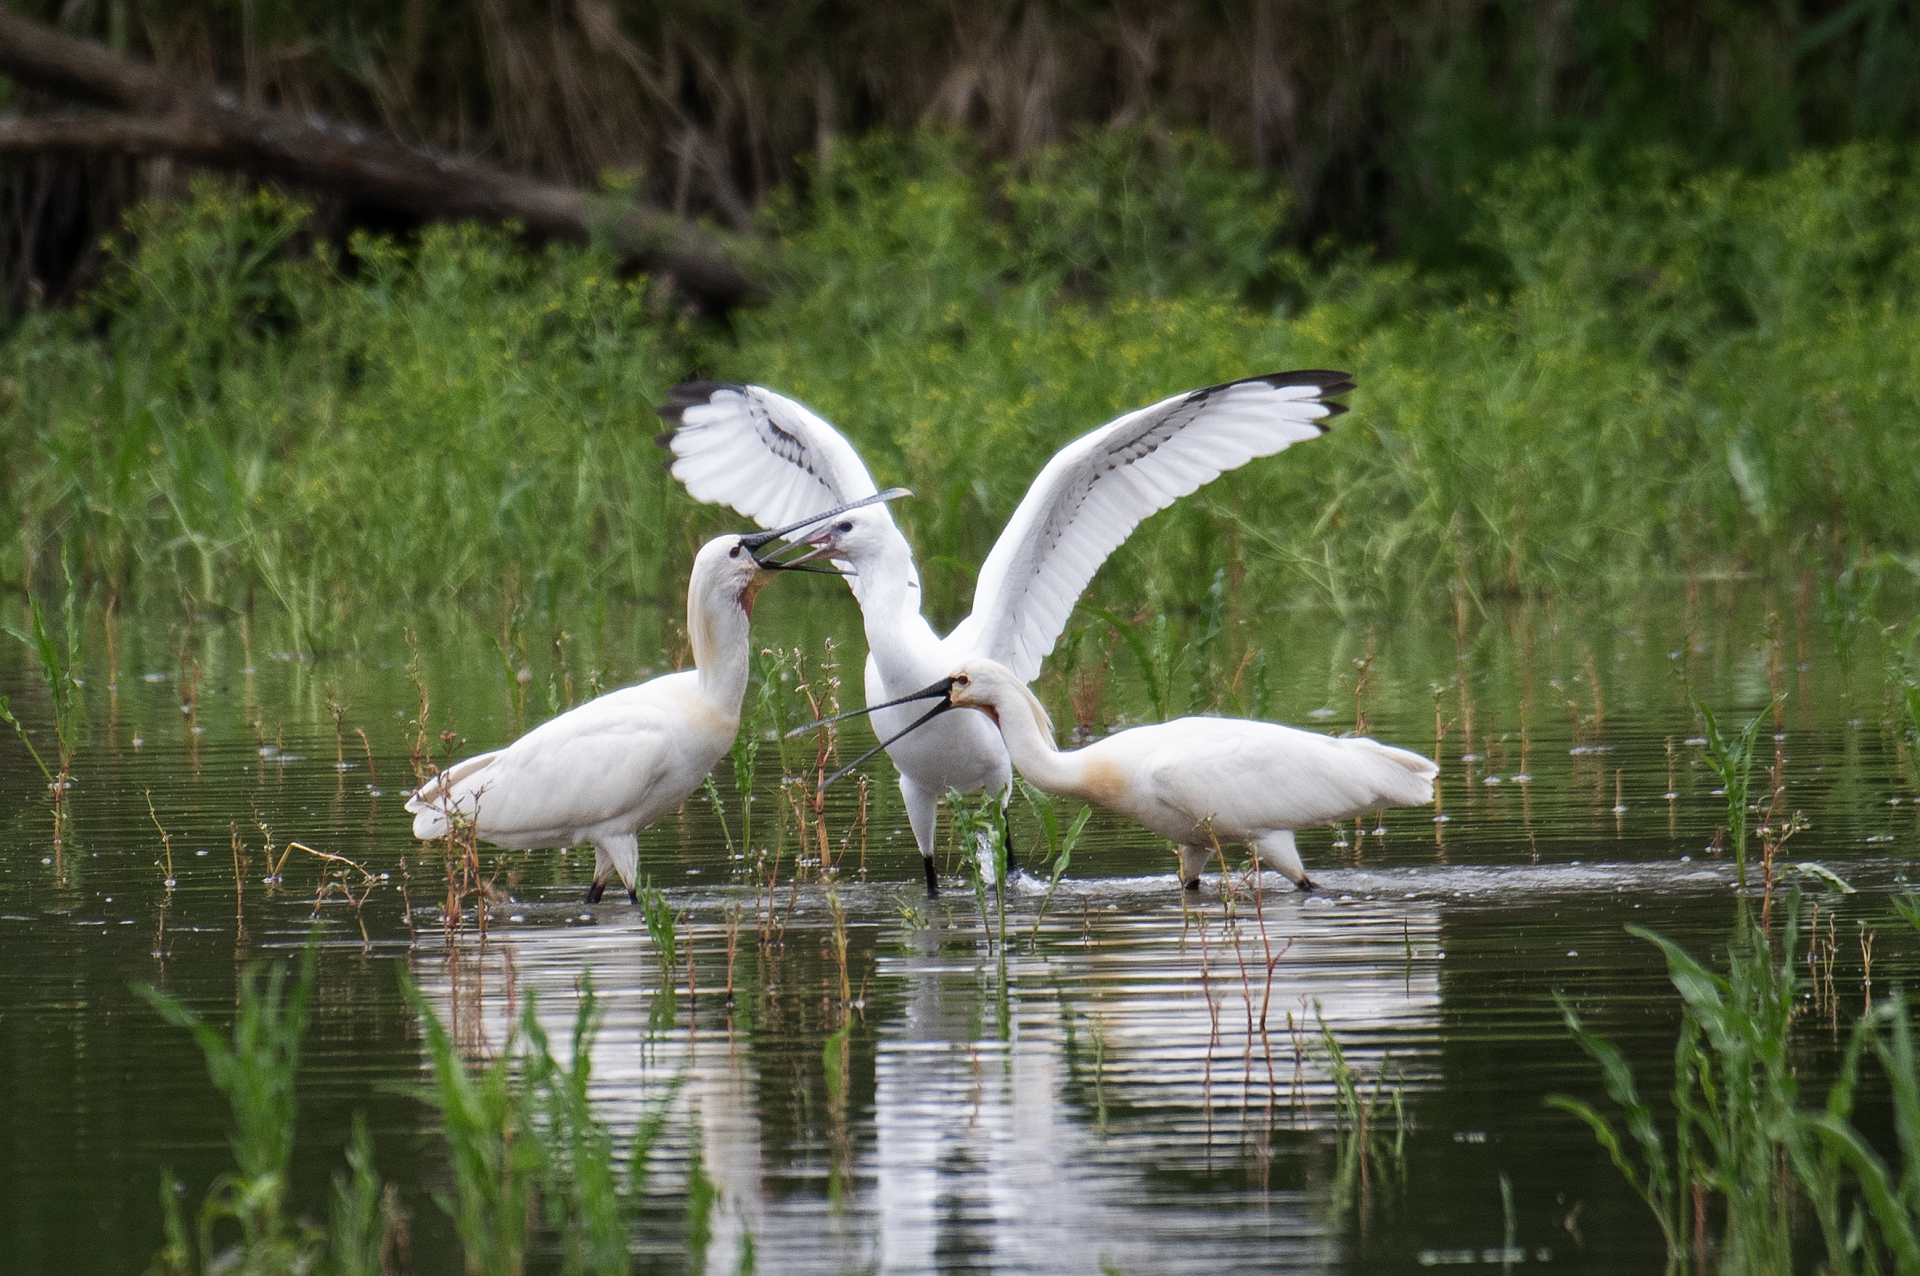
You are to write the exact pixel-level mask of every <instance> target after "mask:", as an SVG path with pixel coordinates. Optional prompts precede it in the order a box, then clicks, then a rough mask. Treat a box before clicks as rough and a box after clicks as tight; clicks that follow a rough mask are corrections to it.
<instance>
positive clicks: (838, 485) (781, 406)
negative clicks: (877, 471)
mask: <svg viewBox="0 0 1920 1276" xmlns="http://www.w3.org/2000/svg"><path fill="white" fill-rule="evenodd" d="M1353 386H1354V383H1353V380H1352V378H1351V377H1349V376H1348V375H1347V374H1346V373H1344V372H1323V371H1318V370H1309V371H1301V372H1275V373H1272V374H1269V375H1267V376H1262V377H1249V378H1247V379H1245V380H1242V381H1231V382H1228V383H1226V384H1224V385H1215V386H1208V387H1206V388H1205V389H1201V390H1189V391H1187V392H1185V393H1183V394H1176V395H1174V396H1173V397H1171V398H1168V399H1163V400H1161V401H1160V402H1158V403H1155V404H1152V405H1150V406H1148V407H1144V408H1140V409H1139V410H1137V411H1134V412H1129V413H1127V414H1126V415H1125V416H1123V417H1120V418H1118V419H1117V420H1114V421H1110V422H1108V423H1107V424H1106V425H1103V426H1101V427H1100V428H1099V429H1097V430H1095V431H1093V432H1092V433H1090V434H1086V435H1082V436H1081V437H1080V438H1078V439H1076V440H1074V441H1073V442H1072V443H1069V444H1068V445H1067V446H1066V447H1064V448H1062V449H1061V450H1060V451H1059V452H1058V453H1057V454H1056V455H1055V456H1054V458H1053V459H1052V460H1051V461H1049V462H1048V463H1047V465H1046V467H1045V468H1044V469H1042V470H1041V471H1040V473H1039V475H1038V477H1036V478H1035V479H1034V481H1033V485H1032V486H1031V487H1030V488H1028V489H1027V494H1026V497H1025V498H1024V499H1023V500H1022V501H1021V502H1020V504H1019V506H1018V508H1016V509H1015V510H1014V512H1013V517H1012V518H1011V519H1009V520H1008V521H1007V526H1006V528H1005V530H1004V531H1002V532H1001V534H1000V539H999V540H998V541H997V542H996V543H995V544H994V547H993V550H992V552H991V553H989V554H988V555H987V559H986V562H985V563H984V564H982V566H981V568H980V576H979V581H978V584H977V585H976V586H975V588H974V594H973V613H972V614H971V615H969V616H968V617H967V618H966V619H965V620H963V621H961V622H960V623H959V624H958V625H957V626H955V627H954V630H953V632H952V633H950V634H948V635H947V636H946V637H945V638H941V637H939V636H938V635H936V634H935V633H934V632H933V629H932V627H931V626H930V625H928V623H927V621H926V619H925V617H923V616H922V615H921V614H920V605H921V603H920V577H919V574H918V573H917V572H916V571H915V569H914V563H913V550H912V548H911V547H910V546H909V545H908V544H907V541H906V538H905V537H904V536H902V535H901V534H900V530H899V528H897V527H896V526H894V522H893V518H892V516H891V515H889V514H888V513H887V511H886V510H885V509H884V508H870V509H861V510H857V511H853V512H850V513H848V514H847V515H846V516H845V517H844V518H840V519H838V520H837V521H835V522H833V523H830V524H828V525H827V526H826V527H824V528H823V529H822V530H821V531H820V532H819V533H817V534H816V535H814V536H812V537H810V538H808V541H807V543H808V544H810V545H812V546H813V552H812V553H811V554H810V555H808V557H811V558H830V559H833V560H834V561H835V562H836V563H841V564H846V565H848V566H849V567H850V568H851V573H850V575H849V584H851V586H852V588H853V592H854V595H855V597H857V598H858V599H859V601H860V610H861V614H862V615H863V616H864V618H865V621H866V630H867V648H868V655H867V667H866V699H867V703H868V704H869V705H875V706H880V705H883V703H884V702H888V701H891V700H893V699H895V698H896V697H899V696H901V695H904V694H905V693H906V692H908V691H910V690H912V689H913V688H915V687H924V686H926V685H927V684H928V683H929V682H930V681H932V680H933V679H935V678H938V677H941V676H942V675H944V674H946V673H949V672H951V671H952V670H953V669H954V668H955V667H956V666H957V665H959V664H960V663H961V662H962V661H964V660H967V659H969V658H971V657H975V656H984V657H987V658H989V659H992V660H996V661H998V662H1000V663H1001V664H1003V665H1006V666H1007V667H1008V668H1010V669H1012V670H1013V672H1014V673H1015V674H1017V675H1018V676H1019V677H1020V678H1021V679H1022V680H1031V679H1033V678H1035V677H1038V676H1039V673H1040V664H1041V661H1043V660H1044V659H1045V658H1046V656H1047V653H1048V652H1050V651H1052V650H1053V645H1054V643H1055V642H1057V641H1058V640H1059V637H1060V633H1061V630H1062V629H1064V628H1065V627H1066V623H1067V617H1068V616H1069V615H1070V614H1071V613H1072V611H1073V607H1074V603H1075V602H1076V601H1078V599H1079V597H1080V592H1081V591H1082V590H1083V589H1085V588H1086V586H1087V582H1088V581H1089V580H1091V579H1093V574H1094V572H1095V571H1097V570H1098V569H1099V567H1100V564H1101V563H1103V562H1105V561H1106V559H1107V556H1108V555H1109V554H1111V553H1112V552H1113V551H1114V550H1115V549H1116V548H1118V547H1119V545H1120V543H1121V542H1122V541H1124V540H1126V538H1127V537H1128V536H1129V535H1130V534H1131V533H1132V531H1133V529H1134V528H1135V527H1137V526H1138V525H1139V523H1140V521H1141V520H1142V519H1144V518H1146V517H1147V516H1148V515H1149V514H1152V513H1154V512H1155V511H1157V510H1161V509H1165V508H1166V507H1167V506H1169V505H1171V504H1173V502H1174V501H1176V500H1178V499H1179V498H1180V497H1182V496H1185V495H1187V494H1188V493H1189V492H1192V491H1194V490H1195V489H1197V488H1199V487H1200V486H1201V485H1202V484H1205V483H1209V482H1211V481H1212V480H1214V479H1216V478H1218V477H1219V476H1220V475H1222V474H1224V473H1226V472H1227V471H1228V470H1232V469H1237V468H1239V467H1240V466H1242V465H1245V464H1246V463H1247V462H1248V461H1251V460H1253V459H1254V458H1255V457H1261V456H1271V455H1273V454H1274V453H1275V452H1278V451H1280V450H1281V449H1283V448H1285V447H1286V446H1287V445H1288V444H1291V443H1299V442H1303V441H1305V440H1307V439H1313V438H1318V437H1319V436H1320V435H1321V434H1323V433H1325V432H1326V422H1327V421H1328V420H1329V419H1330V418H1332V417H1335V416H1338V415H1339V414H1340V413H1342V412H1345V411H1346V408H1345V406H1344V405H1342V404H1338V403H1330V402H1328V401H1327V400H1328V399H1329V398H1331V397H1332V396H1333V395H1337V394H1344V393H1346V392H1347V391H1348V390H1351V389H1353ZM659 413H660V416H661V418H662V419H663V420H665V421H666V422H667V423H668V424H669V425H671V426H672V427H673V428H672V429H671V430H670V431H669V432H668V433H667V434H664V435H662V436H661V442H662V443H664V444H665V445H666V446H667V447H668V448H669V449H671V451H672V452H673V454H674V458H675V459H674V461H673V464H672V471H673V476H674V477H675V478H677V479H679V480H680V482H681V483H683V484H685V485H686V489H687V491H688V492H690V493H691V494H692V495H693V496H694V497H695V498H696V499H697V500H702V501H707V502H711V503H716V504H721V505H729V506H732V507H733V508H734V509H736V510H738V511H739V512H740V513H742V514H745V515H746V516H747V517H749V518H751V519H754V520H755V521H757V522H758V523H760V524H761V526H763V527H765V526H771V525H773V524H775V523H779V522H783V521H786V520H789V519H793V518H797V517H799V516H800V515H801V514H802V513H804V512H805V511H806V510H808V509H815V508H818V507H819V506H821V505H824V504H829V503H834V504H838V503H843V502H848V501H855V500H858V499H860V498H861V497H863V496H866V495H868V494H870V493H872V492H873V491H874V490H875V488H874V482H873V478H872V476H871V475H869V474H868V473H867V467H866V466H865V465H864V464H862V462H861V460H860V456H859V453H857V452H855V451H854V449H853V445H852V444H850V443H848V442H847V440H846V439H845V438H843V437H842V436H841V435H840V433H839V432H838V431H837V430H835V429H834V428H833V427H832V426H831V425H828V424H827V423H826V422H825V421H824V420H822V419H821V418H820V417H818V416H816V415H815V414H814V413H813V412H811V411H809V410H808V409H807V408H806V407H804V406H802V405H801V404H799V403H796V402H794V401H793V400H792V399H789V398H786V397H784V396H782V395H778V394H775V393H774V392H773V391H771V390H767V389H763V388H761V387H760V386H752V385H725V384H719V383H715V382H709V381H700V382H690V383H688V384H686V385H681V386H676V387H675V388H674V390H673V392H672V399H671V402H669V403H668V405H667V406H665V407H663V408H661V409H659ZM793 561H796V562H798V561H801V560H798V559H796V560H793ZM909 712H910V711H908V710H905V709H898V708H894V709H888V708H880V709H879V710H878V711H877V712H876V713H875V715H874V727H875V729H876V730H877V731H879V732H880V733H881V734H882V735H883V736H884V735H888V734H891V733H894V732H897V731H898V729H899V727H900V726H901V725H903V724H904V723H905V722H907V721H908V718H909ZM888 752H889V754H890V756H891V757H892V758H893V762H894V765H895V766H896V767H897V768H898V769H899V772H900V795H901V797H902V798H903V799H904V800H905V803H906V807H907V819H908V820H909V822H910V823H911V824H912V825H913V836H914V840H915V841H916V842H918V843H919V846H920V854H921V855H922V856H924V857H925V864H926V874H927V890H928V891H929V893H937V892H938V890H939V881H938V878H937V877H936V876H935V873H934V862H933V855H934V849H935V847H934V828H935V822H934V803H935V800H936V799H937V798H938V797H939V796H940V795H942V794H944V793H945V792H946V791H947V790H948V789H958V790H960V791H961V792H963V793H970V792H973V791H974V790H976V789H985V790H987V791H988V792H1000V791H1003V790H1006V789H1007V787H1008V783H1009V780H1010V772H1009V770H1008V763H1007V750H1006V746H1005V745H1004V744H1003V743H1002V742H1001V738H1000V733H999V732H997V731H995V730H994V729H993V727H992V725H991V724H990V723H988V722H987V721H986V720H985V719H984V718H982V717H980V716H979V715H978V714H959V715H956V716H953V717H949V718H944V719H941V720H938V721H935V722H934V723H933V724H932V725H930V726H929V727H928V728H927V729H926V730H924V731H918V732H915V733H913V734H912V735H910V736H907V737H905V738H904V739H900V740H899V741H898V743H896V744H895V745H894V747H892V748H891V749H890V750H889V751H888Z"/></svg>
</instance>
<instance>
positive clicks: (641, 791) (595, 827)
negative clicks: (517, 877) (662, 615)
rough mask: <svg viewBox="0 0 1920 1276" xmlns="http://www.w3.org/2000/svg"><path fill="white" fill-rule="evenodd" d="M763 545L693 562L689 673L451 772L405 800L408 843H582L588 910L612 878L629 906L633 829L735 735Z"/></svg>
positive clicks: (712, 544)
mask: <svg viewBox="0 0 1920 1276" xmlns="http://www.w3.org/2000/svg"><path fill="white" fill-rule="evenodd" d="M816 508H818V506H816ZM764 539H765V538H764V537H758V536H756V537H752V538H746V537H740V536H721V537H717V538H715V539H714V540H711V541H708V542H707V543H706V545H705V546H703V547H702V548H701V550H700V552H699V554H698V555H696V556H695V558H694V562H693V575H692V579H691V580H690V581H689V583H688V586H687V633H688V637H689V638H691V639H692V642H693V659H694V666H695V667H694V668H693V669H689V670H685V671H683V672H680V673H670V674H667V675H665V676H664V677H659V678H655V679H653V680H652V681H650V682H643V683H641V684H640V685H639V686H635V687H623V688H621V689H620V690H618V691H610V692H608V693H607V694H606V695H603V696H599V697H597V698H595V699H593V700H589V701H588V702H587V703H586V704H583V705H581V706H579V707H578V708H576V709H571V710H569V711H567V712H566V713H563V714H561V715H560V716H559V717H557V718H553V719H551V720H549V721H547V722H544V723H542V724H540V725H539V726H537V727H535V728H534V729H533V730H531V731H529V732H527V733H526V734H525V735H523V736H521V737H520V738H519V739H518V740H516V741H514V742H513V743H512V744H510V745H508V746H507V747H506V748H504V749H499V750H496V751H494V752H492V753H483V754H480V755H479V756H478V757H472V758H467V759H464V760H463V761H461V762H458V763H456V764H454V765H453V766H452V767H450V768H448V769H447V770H446V771H444V772H442V773H441V774H440V775H437V776H435V777H434V778H433V779H431V780H429V781H428V782H427V783H426V784H424V785H422V786H421V787H420V789H419V791H418V792H416V793H415V794H414V795H413V796H412V797H410V798H408V799H407V810H409V811H411V812H413V817H414V818H413V835H414V836H415V837H418V838H422V839H427V838H436V837H444V836H446V833H447V827H448V822H449V817H450V816H451V817H453V818H454V819H455V820H470V821H472V825H473V831H474V833H475V834H476V835H477V836H479V837H480V838H481V839H482V840H484V841H488V842H492V843H493V844H494V845H496V846H504V847H508V848H510V849H515V850H531V849H535V848H540V847H551V846H572V845H575V844H577V843H580V842H591V843H593V849H594V869H593V885H592V887H591V889H590V890H589V891H588V894H587V899H588V901H589V902H590V903H591V902H598V900H599V899H600V896H601V894H602V893H603V892H604V891H605V890H606V887H607V883H608V881H609V880H610V879H611V878H612V877H613V876H614V875H615V874H616V873H617V874H618V875H619V877H620V881H621V883H622V884H623V885H625V886H626V888H627V892H628V894H629V896H631V895H632V894H633V891H634V883H635V881H636V879H637V876H638V872H639V839H638V837H637V834H638V832H639V830H641V829H643V828H645V827H647V826H648V825H650V824H652V823H654V822H655V821H656V820H658V819H660V818H661V817H662V816H664V815H667V814H668V813H670V812H672V811H673V810H675V809H676V808H678V807H679V805H680V804H681V803H682V802H684V801H686V799H687V797H688V796H689V795H690V794H691V793H693V791H694V790H695V789H697V788H699V787H700V782H701V781H702V780H703V779H705V778H706V775H707V772H709V771H711V770H712V769H713V768H714V766H715V765H716V764H718V763H719V761H720V759H721V758H723V757H725V756H726V755H727V751H728V750H729V749H731V748H732V747H733V740H734V736H735V735H736V734H737V733H738V731H739V729H740V701H741V699H742V697H743V696H744V695H745V694H746V689H747V667H748V661H749V657H750V649H749V644H748V629H747V627H748V621H749V617H750V613H751V611H752V608H753V596H754V593H755V592H756V591H757V590H758V588H759V586H760V584H761V583H762V582H763V581H764V580H765V579H766V577H767V572H766V570H765V569H764V568H762V567H761V565H760V564H759V563H757V562H756V561H755V559H754V556H753V553H752V546H751V545H750V543H749V542H750V541H760V540H764Z"/></svg>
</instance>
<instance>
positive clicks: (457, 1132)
mask: <svg viewBox="0 0 1920 1276" xmlns="http://www.w3.org/2000/svg"><path fill="white" fill-rule="evenodd" d="M401 986H402V988H403V989H404V991H405V993H406V996H407V1000H408V1001H409V1002H410V1003H411V1004H412V1006H413V1010H414V1013H415V1014H416V1015H418V1016H419V1018H420V1023H421V1026H422V1028H423V1029H424V1031H425V1034H426V1046H427V1061H428V1063H429V1064H430V1065H431V1066H432V1069H433V1084H432V1086H431V1087H428V1088H426V1089H424V1090H422V1091H421V1092H420V1098H421V1099H422V1100H423V1101H424V1102H426V1103H427V1104H429V1105H430V1106H432V1107H433V1108H434V1109H435V1110H436V1111H437V1112H438V1114H439V1118H440V1129H441V1132H442V1134H444V1135H445V1137H446V1140H447V1152H448V1162H449V1164H450V1166H451V1167H452V1170H453V1185H454V1190H453V1192H452V1194H451V1195H446V1194H441V1195H437V1196H436V1197H435V1203H436V1204H438V1205H439V1206H440V1208H441V1210H442V1211H443V1212H445V1214H446V1215H447V1217H448V1218H450V1219H452V1220H453V1227H454V1231H455V1232H456V1233H457V1234H458V1235H459V1237H460V1244H461V1246H462V1247H463V1248H464V1249H465V1251H466V1257H467V1270H468V1271H469V1272H471V1273H474V1274H475V1276H519V1273H520V1271H521V1270H522V1268H523V1266H524V1262H525V1256H526V1251H527V1244H528V1240H529V1233H530V1228H531V1227H532V1223H533V1219H534V1217H535V1216H534V1211H533V1207H534V1203H535V1189H536V1187H537V1185H538V1183H539V1180H540V1175H541V1171H542V1169H543V1160H544V1156H543V1148H542V1146H541V1142H540V1138H539V1134H538V1131H537V1129H536V1126H535V1118H534V1106H535V1103H534V1095H533V1093H532V1088H531V1085H530V1084H529V1081H528V1074H527V1073H526V1072H525V1071H523V1070H520V1069H518V1068H517V1067H516V1059H515V1053H516V1051H515V1047H516V1046H517V1045H518V1044H519V1038H518V1037H517V1036H515V1037H513V1038H510V1039H509V1041H508V1043H507V1047H506V1048H505V1049H503V1050H501V1051H500V1053H499V1054H498V1055H496V1056H495V1057H494V1058H493V1059H492V1060H491V1061H490V1062H486V1063H482V1064H479V1065H476V1066H472V1067H470V1066H469V1065H468V1064H467V1061H466V1060H465V1059H463V1058H461V1056H460V1052H459V1051H458V1049H456V1048H455V1046H454V1044H453V1038H452V1037H451V1036H449V1035H448V1034H447V1030H446V1027H445V1026H444V1025H443V1024H442V1023H441V1022H440V1019H439V1017H438V1016H437V1015H435V1014H434V1012H433V1007H432V1006H431V1005H429V1004H428V1002H427V999H426V997H425V996H424V995H423V994H422V993H421V992H420V989H419V988H418V987H417V986H416V985H415V984H414V982H413V980H412V979H411V978H409V977H408V976H407V975H406V973H405V972H404V971H402V973H401ZM524 1023H525V1017H524V1016H523V1017H522V1019H521V1021H520V1022H519V1023H516V1024H515V1025H514V1030H515V1032H516V1033H517V1032H518V1031H519V1029H520V1028H521V1026H522V1025H523V1024H524Z"/></svg>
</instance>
